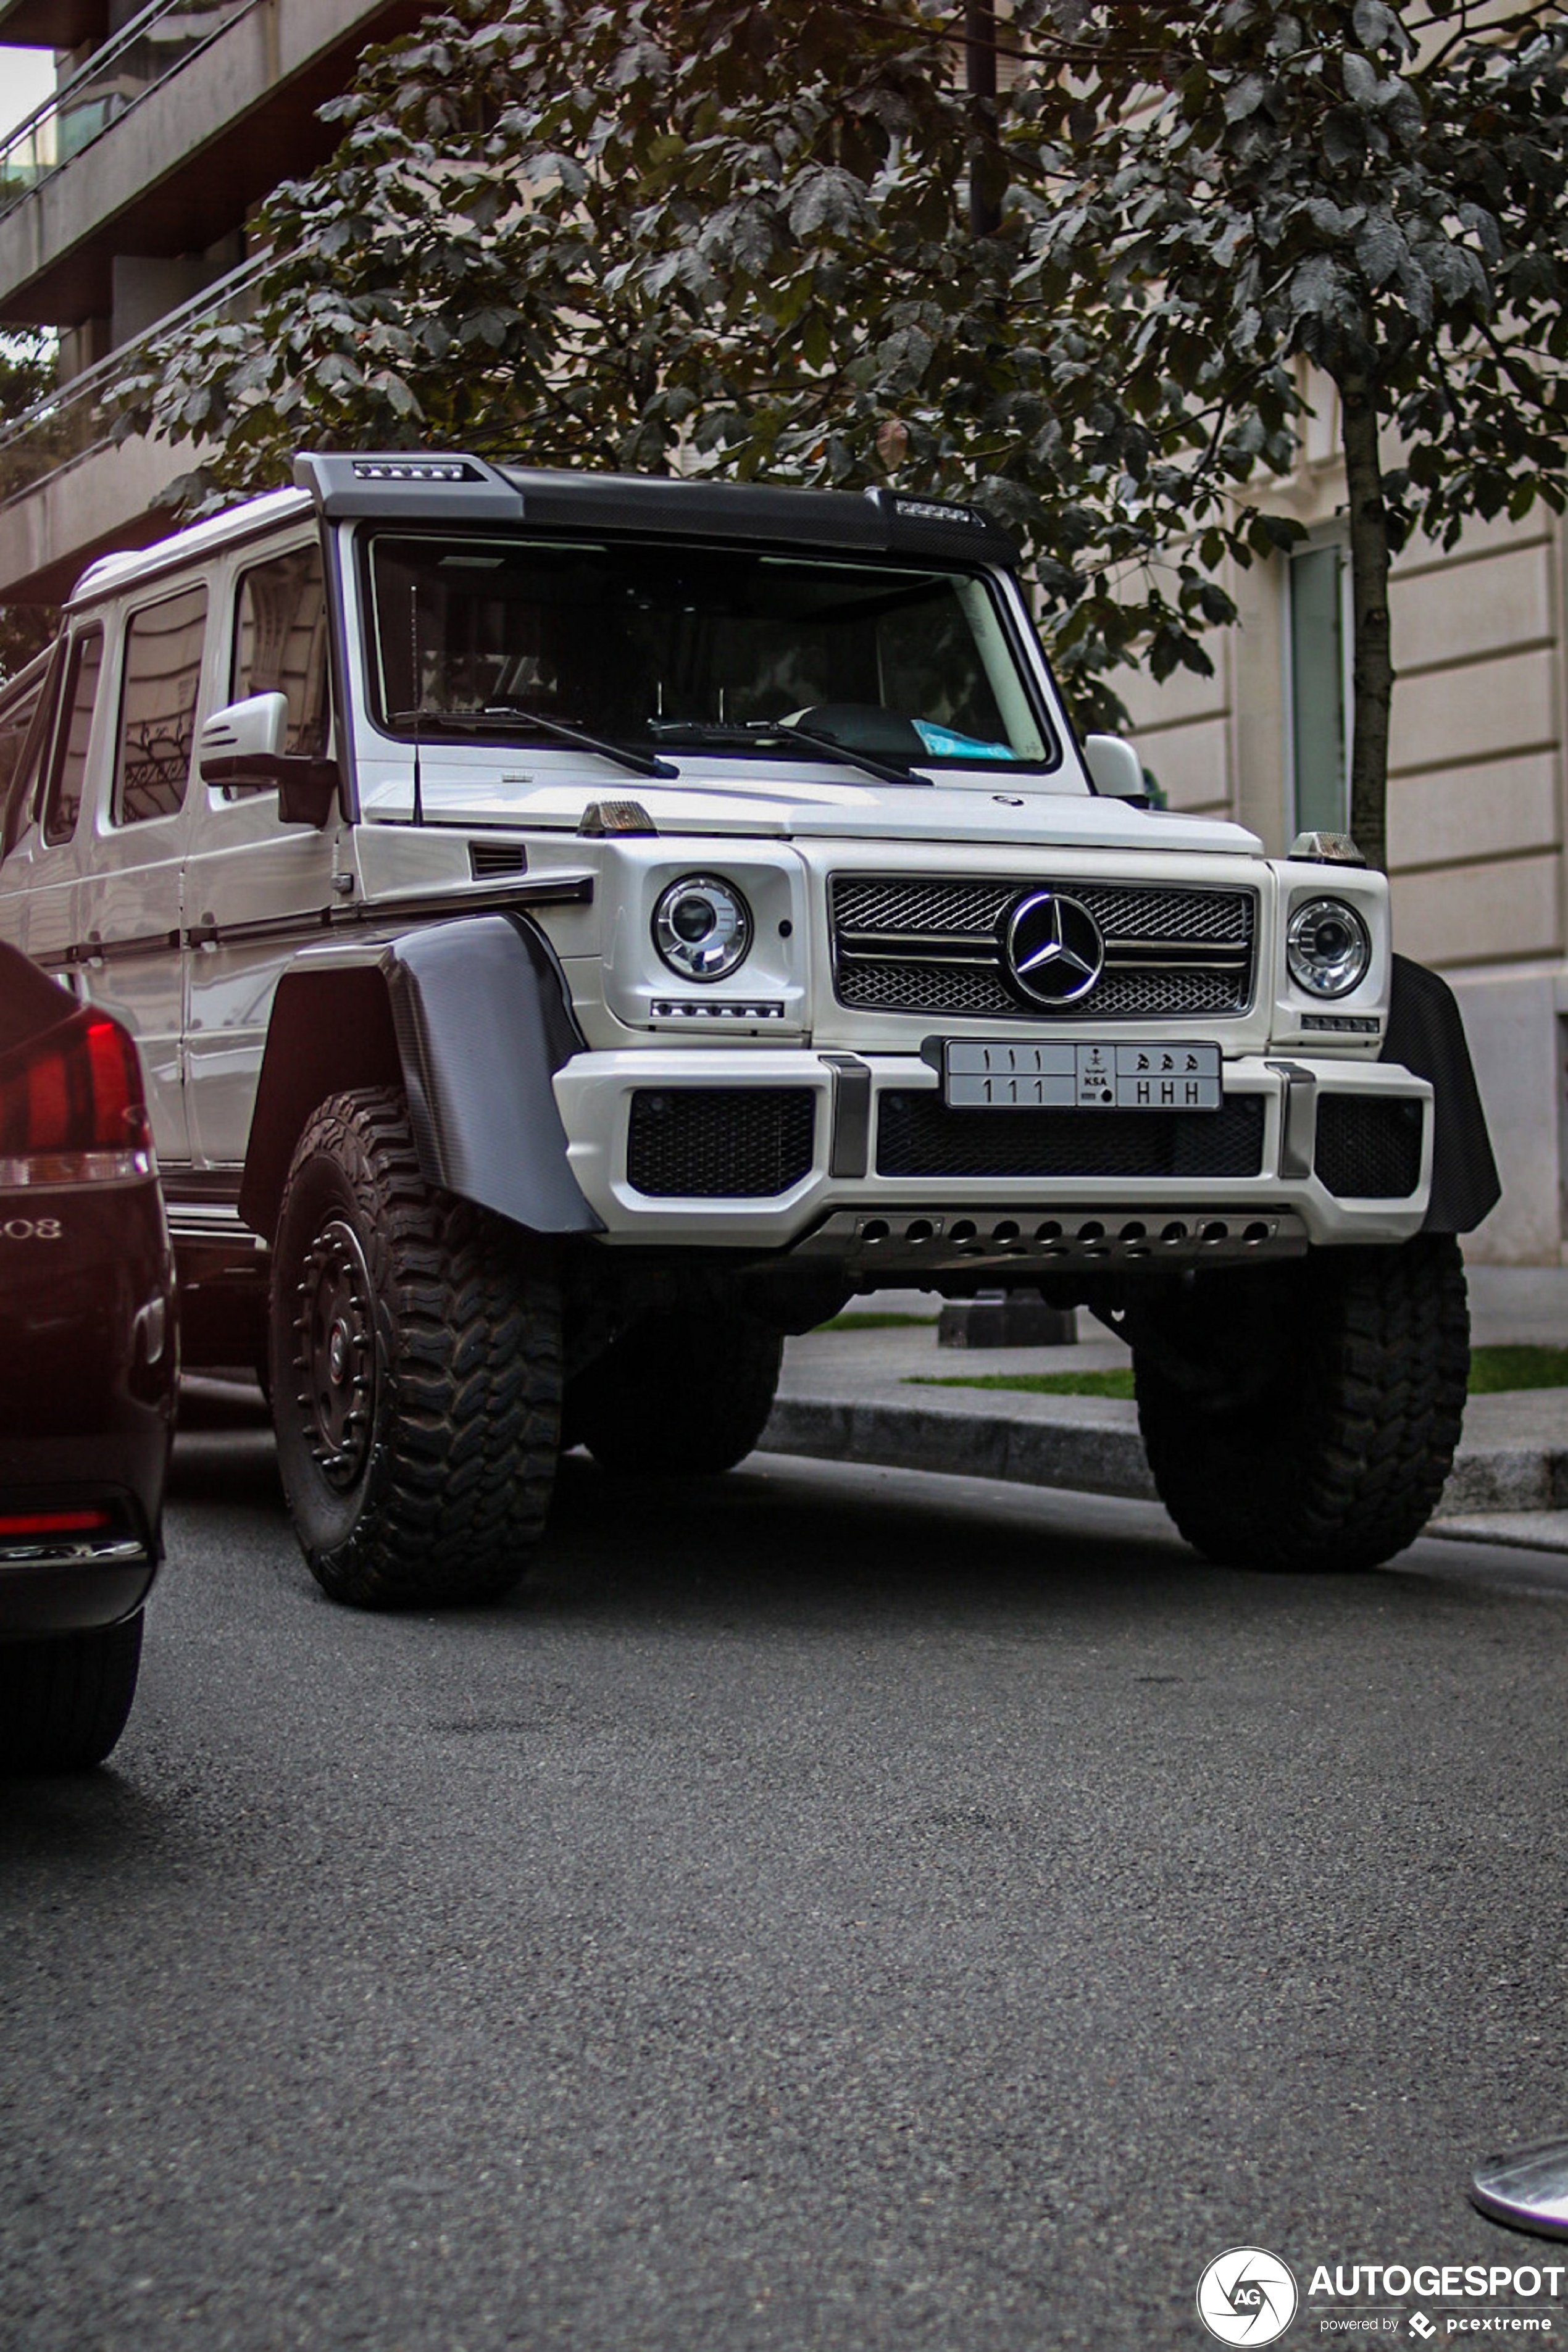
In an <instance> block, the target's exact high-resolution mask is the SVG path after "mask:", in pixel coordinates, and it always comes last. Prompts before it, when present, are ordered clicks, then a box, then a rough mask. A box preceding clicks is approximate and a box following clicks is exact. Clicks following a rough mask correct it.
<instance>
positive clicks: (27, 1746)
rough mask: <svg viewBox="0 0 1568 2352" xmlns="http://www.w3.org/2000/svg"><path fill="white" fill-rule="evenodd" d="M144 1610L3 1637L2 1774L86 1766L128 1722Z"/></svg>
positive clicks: (0, 1666)
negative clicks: (92, 1627) (100, 1622)
mask: <svg viewBox="0 0 1568 2352" xmlns="http://www.w3.org/2000/svg"><path fill="white" fill-rule="evenodd" d="M141 1664H142V1612H141V1611H140V1610H138V1611H137V1612H136V1614H135V1616H134V1617H127V1618H126V1619H125V1620H124V1622H123V1623H121V1624H119V1625H108V1626H105V1627H103V1628H102V1629H101V1630H100V1631H95V1632H93V1633H68V1634H65V1635H63V1636H60V1637H58V1638H57V1639H55V1640H52V1641H47V1642H6V1643H0V1772H85V1771H88V1770H89V1769H91V1767H92V1766H93V1765H94V1764H101V1763H102V1761H103V1759H104V1758H105V1757H106V1756H107V1755H108V1754H109V1751H110V1748H112V1747H113V1746H114V1743H115V1741H116V1740H117V1739H118V1738H119V1737H120V1735H121V1732H122V1731H123V1730H124V1728H125V1723H126V1718H127V1717H128V1716H129V1715H130V1713H131V1702H132V1699H133V1698H134V1697H135V1696H136V1676H137V1674H138V1672H139V1671H140V1668H141Z"/></svg>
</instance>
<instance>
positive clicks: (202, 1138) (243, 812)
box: [184, 536, 339, 1169]
mask: <svg viewBox="0 0 1568 2352" xmlns="http://www.w3.org/2000/svg"><path fill="white" fill-rule="evenodd" d="M225 599H226V612H227V615H228V617H227V620H226V623H225V624H223V625H222V643H223V646H224V648H225V660H226V667H221V668H220V671H219V685H218V688H217V696H218V699H219V701H220V702H241V701H244V700H245V699H246V698H247V697H248V696H250V695H253V694H282V695H283V696H285V697H286V698H287V700H288V704H289V731H288V736H287V739H286V740H285V744H284V749H285V751H289V752H298V753H300V754H303V755H304V756H305V757H307V758H310V759H320V758H322V757H324V756H325V755H326V754H327V753H328V752H329V751H331V701H330V698H329V694H328V683H327V680H328V669H329V661H328V636H327V612H326V599H325V594H324V592H323V586H322V578H321V541H320V540H319V539H318V538H316V537H313V536H312V537H311V538H310V539H309V540H301V541H299V542H298V543H296V544H294V545H292V546H285V547H283V548H282V549H279V550H278V551H275V552H271V553H269V554H268V555H267V556H266V557H264V558H262V559H260V560H259V561H258V560H257V559H255V558H252V559H251V560H250V561H249V562H246V561H245V560H244V559H243V558H242V559H239V560H237V562H236V564H235V567H234V572H233V574H232V580H231V583H230V584H229V587H228V588H227V590H226V592H225ZM338 843H339V829H338V827H337V825H336V824H329V825H328V826H326V827H325V828H324V829H323V830H322V831H321V832H317V831H316V829H315V828H314V827H313V826H311V825H302V824H279V817H278V793H277V791H276V789H275V788H273V787H268V786H262V785H247V784H228V785H223V786H219V785H206V784H202V783H201V782H197V783H196V784H195V787H194V788H193V794H192V833H191V840H190V855H189V859H188V862H187V865H186V867H185V886H184V895H185V920H186V927H187V931H188V935H189V939H190V954H189V964H188V972H189V989H190V1002H189V1036H188V1059H187V1064H186V1082H187V1094H188V1099H189V1102H190V1106H191V1131H192V1143H193V1148H194V1150H195V1158H196V1160H197V1161H198V1163H199V1164H201V1165H202V1166H204V1167H206V1168H211V1169H219V1168H231V1169H237V1168H238V1167H240V1166H241V1165H242V1164H243V1162H244V1160H245V1153H246V1146H247V1141H248V1139H249V1135H250V1118H251V1112H252V1109H253V1108H254V1106H255V1101H256V1087H257V1080H258V1076H259V1074H260V1069H261V1056H262V1054H263V1051H264V1049H265V1047H266V1044H267V1024H268V1020H269V1019H270V1017H271V1012H272V999H273V995H274V993H275V992H276V990H277V986H278V982H279V978H280V976H281V975H282V973H283V972H284V971H286V970H287V968H288V966H289V963H290V961H292V959H293V958H294V956H295V955H296V954H297V953H298V952H299V950H300V946H301V944H302V943H303V942H304V941H305V940H309V939H311V938H320V937H321V933H322V930H323V929H324V925H325V919H326V915H327V911H328V909H329V908H330V907H331V905H332V903H333V894H332V871H333V867H334V865H335V864H336V863H337V851H338Z"/></svg>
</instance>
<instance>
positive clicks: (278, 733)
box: [201, 694, 340, 830]
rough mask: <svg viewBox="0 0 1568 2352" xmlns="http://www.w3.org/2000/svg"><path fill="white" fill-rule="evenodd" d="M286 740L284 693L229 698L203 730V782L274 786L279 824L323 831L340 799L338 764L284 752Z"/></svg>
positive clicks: (287, 738)
mask: <svg viewBox="0 0 1568 2352" xmlns="http://www.w3.org/2000/svg"><path fill="white" fill-rule="evenodd" d="M288 740H289V703H288V698H287V697H286V696H284V695H281V694H253V695H250V696H249V697H248V698H247V699H246V700H245V701H244V702H231V703H229V704H228V705H227V706H226V708H225V709H222V710H215V711H214V712H213V715H212V717H211V718H210V719H207V720H206V722H205V725H204V726H203V728H202V736H201V771H202V782H203V783H204V784H249V785H251V786H252V787H255V786H256V785H258V784H259V785H263V786H269V787H270V786H276V788H277V793H278V818H279V824H310V825H314V826H315V827H316V828H317V829H318V830H320V828H321V826H322V825H324V824H326V823H327V822H328V820H329V819H330V818H331V814H332V807H333V803H335V802H336V800H337V796H338V786H339V782H340V778H339V774H338V763H337V761H335V760H308V759H305V758H303V757H302V756H300V754H299V753H296V752H288V751H284V749H283V746H284V744H285V743H286V742H287V741H288Z"/></svg>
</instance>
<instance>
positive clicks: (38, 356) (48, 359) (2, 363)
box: [0, 333, 60, 685]
mask: <svg viewBox="0 0 1568 2352" xmlns="http://www.w3.org/2000/svg"><path fill="white" fill-rule="evenodd" d="M57 373H58V362H57V357H56V352H55V344H54V338H53V336H52V335H48V334H42V333H29V334H17V335H5V336H0V423H4V424H9V423H10V422H11V421H12V420H13V419H14V418H16V417H18V416H23V415H26V412H27V410H28V409H29V408H32V407H34V406H36V405H37V403H38V402H39V401H40V400H43V399H45V398H46V397H47V394H49V393H50V392H51V391H52V390H53V389H54V385H55V381H56V376H57ZM59 625H60V615H59V607H58V605H56V604H6V605H0V685H4V684H5V683H6V682H7V681H8V680H9V679H11V678H13V677H16V673H17V671H18V670H23V669H26V667H27V664H28V663H29V662H30V661H31V660H32V658H33V656H34V655H35V654H38V653H42V651H43V649H44V647H45V646H47V644H48V643H49V640H50V639H51V638H52V637H53V635H54V634H55V632H56V630H57V629H58V627H59Z"/></svg>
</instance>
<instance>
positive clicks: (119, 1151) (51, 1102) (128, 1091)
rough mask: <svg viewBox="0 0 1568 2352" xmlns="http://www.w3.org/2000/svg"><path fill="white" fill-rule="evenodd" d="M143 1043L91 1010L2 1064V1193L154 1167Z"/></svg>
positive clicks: (103, 1180)
mask: <svg viewBox="0 0 1568 2352" xmlns="http://www.w3.org/2000/svg"><path fill="white" fill-rule="evenodd" d="M154 1167H155V1163H154V1161H153V1135H152V1129H151V1128H150V1126H149V1124H148V1119H147V1102H146V1095H145V1090H144V1089H143V1087H142V1069H141V1065H140V1063H139V1062H138V1061H137V1058H136V1048H135V1046H134V1045H132V1041H131V1039H130V1037H129V1035H128V1034H126V1032H125V1031H124V1030H123V1029H122V1028H121V1025H120V1024H119V1022H118V1021H111V1020H110V1018H109V1016H108V1014H107V1013H95V1012H93V1011H92V1010H91V1009H90V1008H88V1009H84V1010H83V1011H82V1012H80V1013H72V1014H71V1016H70V1018H69V1019H68V1021H62V1022H61V1024H60V1025H59V1027H58V1029H51V1030H49V1031H48V1032H47V1034H45V1035H44V1036H42V1037H38V1038H36V1039H35V1040H34V1041H33V1042H32V1043H31V1044H30V1045H24V1046H21V1047H19V1048H18V1049H17V1050H16V1052H15V1053H12V1054H7V1055H5V1059H4V1060H3V1061H0V1191H5V1192H10V1191H15V1190H16V1189H18V1188H20V1187H23V1186H26V1187H28V1188H29V1189H31V1188H35V1187H37V1186H40V1185H53V1184H116V1183H125V1182H127V1181H130V1180H131V1179H132V1178H135V1177H141V1176H151V1175H153V1173H154Z"/></svg>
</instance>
